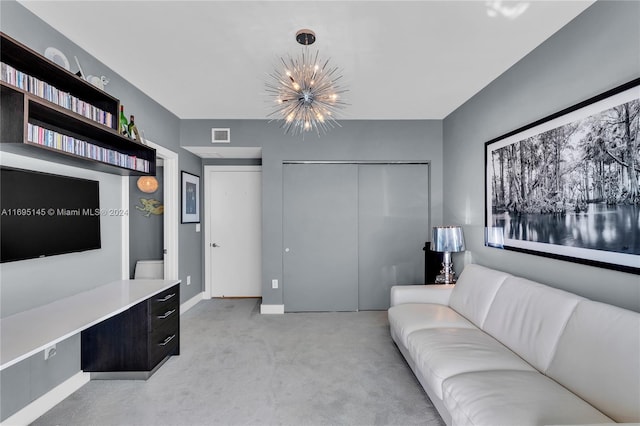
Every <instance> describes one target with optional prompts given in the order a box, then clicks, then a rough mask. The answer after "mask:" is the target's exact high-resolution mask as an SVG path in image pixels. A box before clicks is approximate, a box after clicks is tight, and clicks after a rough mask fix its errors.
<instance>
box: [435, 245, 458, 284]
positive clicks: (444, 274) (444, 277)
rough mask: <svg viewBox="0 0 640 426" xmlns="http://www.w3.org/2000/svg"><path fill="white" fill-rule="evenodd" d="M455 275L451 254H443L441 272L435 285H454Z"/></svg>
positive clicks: (446, 252)
mask: <svg viewBox="0 0 640 426" xmlns="http://www.w3.org/2000/svg"><path fill="white" fill-rule="evenodd" d="M455 282H456V273H455V272H454V271H453V262H452V261H451V253H450V252H448V251H445V252H444V258H443V262H442V270H441V271H440V275H438V276H437V277H436V284H455Z"/></svg>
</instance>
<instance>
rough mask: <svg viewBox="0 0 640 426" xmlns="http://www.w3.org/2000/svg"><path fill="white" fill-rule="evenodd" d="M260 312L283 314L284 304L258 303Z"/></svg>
mask: <svg viewBox="0 0 640 426" xmlns="http://www.w3.org/2000/svg"><path fill="white" fill-rule="evenodd" d="M260 313H261V314H284V305H265V304H262V305H260Z"/></svg>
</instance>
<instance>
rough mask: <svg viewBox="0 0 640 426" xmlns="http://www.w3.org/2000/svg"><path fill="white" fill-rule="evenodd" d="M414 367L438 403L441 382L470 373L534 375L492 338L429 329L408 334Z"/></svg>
mask: <svg viewBox="0 0 640 426" xmlns="http://www.w3.org/2000/svg"><path fill="white" fill-rule="evenodd" d="M407 340H408V349H409V353H410V354H411V357H412V358H413V360H414V363H415V367H416V368H417V369H418V370H419V371H420V373H421V374H422V376H423V377H424V378H425V379H426V381H427V382H428V384H429V387H430V388H431V389H433V391H434V392H435V393H436V395H437V396H438V398H440V399H442V382H443V381H444V380H446V379H448V378H449V377H451V376H455V375H457V374H461V373H467V372H471V371H484V370H523V371H536V370H535V369H534V368H533V367H531V366H530V365H529V364H527V363H526V362H525V361H524V360H523V359H522V358H520V357H519V356H517V355H516V354H514V353H513V352H511V351H510V350H509V349H508V348H506V347H505V346H504V345H502V344H500V343H499V342H498V341H497V340H495V339H494V338H493V337H491V336H489V335H488V334H486V333H484V332H483V331H481V330H479V329H477V328H473V329H469V328H432V329H428V330H418V331H414V332H413V333H411V334H409V337H408V339H407Z"/></svg>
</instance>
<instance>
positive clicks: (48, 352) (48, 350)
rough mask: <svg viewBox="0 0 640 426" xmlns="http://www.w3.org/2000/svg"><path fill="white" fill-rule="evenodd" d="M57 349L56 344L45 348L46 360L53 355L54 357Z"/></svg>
mask: <svg viewBox="0 0 640 426" xmlns="http://www.w3.org/2000/svg"><path fill="white" fill-rule="evenodd" d="M56 353H57V351H56V345H55V344H54V345H51V346H49V347H48V348H46V349H45V350H44V360H45V361H46V360H48V359H49V358H51V357H54V356H55V355H56Z"/></svg>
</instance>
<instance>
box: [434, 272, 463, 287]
mask: <svg viewBox="0 0 640 426" xmlns="http://www.w3.org/2000/svg"><path fill="white" fill-rule="evenodd" d="M456 281H458V279H457V278H456V273H455V272H452V273H451V275H449V277H448V279H447V276H446V275H445V274H440V275H437V276H436V284H455V283H456Z"/></svg>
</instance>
